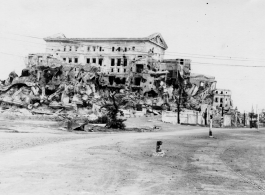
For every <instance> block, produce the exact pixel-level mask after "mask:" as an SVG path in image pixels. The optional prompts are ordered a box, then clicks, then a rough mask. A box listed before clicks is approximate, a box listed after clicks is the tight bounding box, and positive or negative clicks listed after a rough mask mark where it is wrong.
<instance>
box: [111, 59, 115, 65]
mask: <svg viewBox="0 0 265 195" xmlns="http://www.w3.org/2000/svg"><path fill="white" fill-rule="evenodd" d="M114 65H115V59H113V58H112V59H111V66H114Z"/></svg>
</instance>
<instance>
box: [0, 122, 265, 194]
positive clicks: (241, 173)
mask: <svg viewBox="0 0 265 195" xmlns="http://www.w3.org/2000/svg"><path fill="white" fill-rule="evenodd" d="M160 125H163V124H162V123H161V124H160ZM164 125H165V127H167V129H165V128H164V130H163V131H162V132H152V133H111V134H109V133H105V134H96V133H94V134H93V133H92V134H74V133H67V132H63V131H59V130H57V129H56V127H54V128H48V129H47V128H46V130H47V131H45V127H39V128H43V129H42V131H40V130H39V128H36V131H34V130H33V129H32V128H31V130H30V131H27V128H24V129H23V131H22V132H24V133H10V132H9V133H8V132H7V131H0V137H1V138H0V144H1V145H0V154H1V161H0V194H7V195H8V194H12V195H13V194H14V195H15V194H27V195H29V194H34V195H36V194H43V195H44V194H45V195H47V194H56V195H58V194H71V195H72V194H73V195H75V194H265V193H264V192H265V191H264V189H265V178H264V176H265V167H264V165H263V162H264V160H265V152H264V151H265V150H264V146H265V144H264V141H263V140H264V138H265V133H264V132H265V130H260V131H255V130H249V129H248V130H246V129H244V130H240V129H236V130H229V129H223V130H221V129H218V130H214V136H215V138H214V139H211V138H208V136H207V135H208V129H207V128H194V127H184V128H180V127H178V128H176V126H170V125H169V124H164ZM7 126H8V124H7ZM51 126H52V125H51ZM28 128H29V127H28ZM29 129H30V128H29ZM184 129H185V130H184ZM11 132H12V131H11ZM157 140H162V141H163V145H162V149H163V150H165V152H166V155H165V156H164V157H154V156H152V153H153V152H154V150H155V144H156V141H157Z"/></svg>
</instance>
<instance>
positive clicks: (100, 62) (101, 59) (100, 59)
mask: <svg viewBox="0 0 265 195" xmlns="http://www.w3.org/2000/svg"><path fill="white" fill-rule="evenodd" d="M102 62H103V58H99V59H98V63H99V65H100V66H101V65H102Z"/></svg>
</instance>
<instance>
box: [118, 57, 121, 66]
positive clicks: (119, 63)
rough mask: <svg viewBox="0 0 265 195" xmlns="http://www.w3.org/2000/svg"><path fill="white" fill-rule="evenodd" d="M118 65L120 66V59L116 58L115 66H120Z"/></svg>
mask: <svg viewBox="0 0 265 195" xmlns="http://www.w3.org/2000/svg"><path fill="white" fill-rule="evenodd" d="M120 65H121V59H120V58H118V59H117V66H120Z"/></svg>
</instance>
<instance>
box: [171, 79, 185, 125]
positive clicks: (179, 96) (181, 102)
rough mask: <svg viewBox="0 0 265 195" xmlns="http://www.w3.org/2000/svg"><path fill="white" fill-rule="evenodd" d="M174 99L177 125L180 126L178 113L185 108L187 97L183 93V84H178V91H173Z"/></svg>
mask: <svg viewBox="0 0 265 195" xmlns="http://www.w3.org/2000/svg"><path fill="white" fill-rule="evenodd" d="M174 98H175V103H176V104H177V113H178V124H180V112H181V111H182V109H183V108H185V107H186V104H187V100H188V95H187V94H186V92H185V91H184V83H179V85H178V89H175V93H174Z"/></svg>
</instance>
